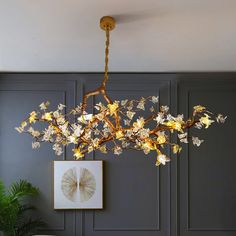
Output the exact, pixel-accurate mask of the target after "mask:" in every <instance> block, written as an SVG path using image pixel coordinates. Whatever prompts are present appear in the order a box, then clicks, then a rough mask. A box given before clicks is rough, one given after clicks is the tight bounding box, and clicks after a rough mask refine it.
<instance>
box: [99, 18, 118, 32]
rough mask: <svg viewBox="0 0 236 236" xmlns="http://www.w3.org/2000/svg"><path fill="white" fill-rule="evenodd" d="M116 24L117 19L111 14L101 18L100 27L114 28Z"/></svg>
mask: <svg viewBox="0 0 236 236" xmlns="http://www.w3.org/2000/svg"><path fill="white" fill-rule="evenodd" d="M115 26H116V21H115V19H114V18H113V17H111V16H103V17H102V18H101V20H100V27H101V29H103V30H107V29H108V30H113V29H114V28H115Z"/></svg>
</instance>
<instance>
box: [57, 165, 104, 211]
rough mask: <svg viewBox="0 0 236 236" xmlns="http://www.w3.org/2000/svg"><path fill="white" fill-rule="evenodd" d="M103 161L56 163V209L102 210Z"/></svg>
mask: <svg viewBox="0 0 236 236" xmlns="http://www.w3.org/2000/svg"><path fill="white" fill-rule="evenodd" d="M102 208H103V161H54V209H58V210H60V209H102Z"/></svg>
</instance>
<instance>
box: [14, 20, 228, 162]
mask: <svg viewBox="0 0 236 236" xmlns="http://www.w3.org/2000/svg"><path fill="white" fill-rule="evenodd" d="M100 27H101V28H102V29H103V30H104V31H105V32H106V49H105V73H104V79H103V81H102V83H101V85H100V86H99V87H98V88H97V89H96V90H94V91H91V92H88V93H86V94H85V95H84V97H83V101H82V103H81V104H80V105H78V106H76V107H75V108H73V109H72V110H71V111H69V113H67V114H65V113H64V108H65V105H63V104H59V105H58V107H57V109H56V110H54V111H50V110H49V109H48V108H49V104H50V103H49V102H48V101H47V102H43V103H41V104H40V105H39V109H38V110H37V111H36V110H35V111H32V112H31V113H30V115H29V116H28V117H27V119H25V120H24V121H23V122H22V123H21V125H20V126H19V127H16V130H17V131H18V132H20V133H28V134H30V135H31V136H32V137H33V139H34V141H33V142H32V148H39V147H40V143H42V142H49V143H52V145H53V146H52V148H53V150H54V151H55V154H56V155H61V154H62V153H63V147H65V146H68V145H70V144H72V145H73V146H74V147H73V149H72V150H73V152H74V157H75V159H80V158H83V157H84V156H85V154H86V153H90V152H92V151H95V150H99V151H100V152H102V153H108V151H112V152H113V153H114V154H115V155H120V154H121V153H122V152H123V150H124V149H134V150H139V151H143V152H144V153H145V154H149V153H150V152H155V153H156V165H157V166H159V165H160V164H163V165H165V164H166V162H169V161H170V158H169V157H167V156H166V155H165V154H164V153H165V149H166V147H170V148H171V150H172V152H173V153H174V154H176V153H179V152H180V151H181V149H182V147H181V145H180V144H181V143H188V142H192V143H193V145H195V146H200V145H201V143H202V142H203V140H200V139H199V138H198V137H190V136H189V135H188V132H187V130H188V129H189V128H191V127H194V128H197V129H202V128H206V129H207V128H208V127H209V126H210V125H211V124H212V123H213V122H215V121H216V122H218V123H224V122H225V119H226V118H227V117H224V116H223V115H222V114H219V115H217V116H216V117H215V116H214V114H213V113H211V112H210V111H208V110H207V109H206V108H205V107H204V106H201V105H196V106H194V107H193V112H192V116H191V117H189V118H188V119H187V120H184V116H183V115H177V116H173V115H171V114H170V113H169V107H168V106H163V105H162V106H161V105H160V104H159V101H158V97H156V96H149V97H146V98H143V97H142V98H141V99H139V100H128V99H124V100H121V101H113V100H112V99H111V98H110V97H109V96H108V94H107V91H106V83H107V80H108V55H109V45H110V31H111V30H113V29H114V28H115V20H114V19H113V18H112V17H109V16H105V17H103V18H102V19H101V20H100ZM99 94H101V95H102V96H103V97H104V99H105V101H106V104H104V103H101V102H99V103H98V104H96V105H95V106H94V110H95V112H94V113H93V114H89V113H87V112H86V108H87V100H88V99H89V97H91V96H96V95H99ZM147 110H148V111H149V112H150V115H148V116H146V117H145V116H144V115H143V114H144V111H147ZM212 117H214V118H212ZM36 123H44V124H46V128H45V129H44V130H37V129H35V126H34V125H35V124H36ZM173 132H175V133H177V137H178V143H175V142H171V138H170V135H171V133H173Z"/></svg>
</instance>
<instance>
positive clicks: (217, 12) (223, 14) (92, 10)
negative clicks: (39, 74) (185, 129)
mask: <svg viewBox="0 0 236 236" xmlns="http://www.w3.org/2000/svg"><path fill="white" fill-rule="evenodd" d="M103 15H112V16H115V17H116V19H117V21H118V22H117V27H116V29H115V30H114V31H112V35H111V40H112V41H111V54H110V70H111V71H143V72H145V71H150V72H151V71H152V72H157V71H236V1H235V0H116V1H115V0H83V1H82V0H20V1H19V0H0V26H1V27H0V30H1V31H0V32H1V34H0V70H1V71H78V72H83V71H86V72H90V71H91V72H92V71H103V67H104V66H103V62H104V40H105V35H104V32H103V31H101V30H100V28H99V26H98V23H99V19H100V17H102V16H103Z"/></svg>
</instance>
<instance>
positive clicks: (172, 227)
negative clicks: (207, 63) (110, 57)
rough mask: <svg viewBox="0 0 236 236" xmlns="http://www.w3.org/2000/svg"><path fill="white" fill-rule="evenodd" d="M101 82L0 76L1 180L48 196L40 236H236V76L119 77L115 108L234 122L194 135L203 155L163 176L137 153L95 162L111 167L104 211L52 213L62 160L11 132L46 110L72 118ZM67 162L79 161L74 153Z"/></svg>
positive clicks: (186, 153) (81, 77)
mask: <svg viewBox="0 0 236 236" xmlns="http://www.w3.org/2000/svg"><path fill="white" fill-rule="evenodd" d="M101 79H102V74H76V73H74V74H72V73H64V74H44V73H42V74H22V73H15V74H14V73H3V74H0V108H1V113H0V178H3V180H4V181H5V182H6V184H9V183H11V182H12V181H15V180H17V179H28V180H29V181H30V182H32V183H33V184H35V185H36V186H38V187H39V188H40V189H41V196H40V197H38V199H37V201H36V204H37V205H38V208H39V214H40V215H41V216H42V217H43V218H44V220H45V221H47V222H49V225H50V229H49V230H48V231H47V232H42V234H45V233H48V234H55V235H58V236H74V235H78V236H108V235H109V236H119V235H124V236H154V235H155V236H170V235H171V236H196V235H200V236H212V235H214V236H224V235H226V236H228V235H236V183H235V180H236V171H234V169H235V167H234V164H236V156H235V143H234V136H235V135H234V133H235V132H236V125H235V123H234V122H235V121H236V105H235V102H236V73H192V74H190V73H185V74H172V73H167V74H121V73H119V74H112V75H111V76H110V81H109V83H108V90H109V93H110V94H111V97H113V98H114V99H122V98H139V97H141V96H148V95H159V96H160V103H161V104H162V105H165V104H166V105H169V106H170V107H171V111H172V113H174V114H175V113H177V112H178V113H184V114H185V115H188V113H189V112H191V110H190V109H191V107H192V106H194V105H197V104H203V105H206V106H207V107H209V109H211V110H212V111H216V112H217V111H219V112H222V113H225V114H227V115H228V116H229V118H228V120H227V123H226V124H225V125H224V126H217V125H215V124H214V125H213V126H214V128H213V127H211V129H209V130H207V131H201V132H197V131H194V132H195V133H197V134H198V133H199V136H201V137H203V139H205V140H206V141H205V142H204V143H203V144H202V146H201V147H200V148H198V149H196V148H193V147H192V146H191V145H186V146H185V147H184V149H183V152H182V154H181V155H180V156H179V157H178V158H176V157H175V156H173V157H172V158H173V160H172V162H171V163H170V164H168V165H167V166H165V167H160V168H157V167H155V165H154V163H155V156H152V155H151V156H149V157H148V158H147V156H145V155H144V154H142V153H138V152H133V151H132V152H131V151H129V152H128V151H127V152H125V153H124V154H123V155H121V156H119V157H114V156H113V155H112V154H109V155H105V156H104V155H101V154H97V153H95V154H91V155H89V156H88V157H87V158H88V159H99V160H100V159H102V160H105V168H104V172H105V173H104V189H105V190H104V200H105V208H104V210H96V211H93V210H90V211H81V210H78V211H74V210H72V211H54V210H53V202H52V201H53V195H52V194H53V182H52V161H53V160H56V159H57V160H58V158H57V157H55V156H54V154H53V151H52V149H51V147H50V145H46V144H45V145H43V146H42V148H40V149H39V150H32V149H31V139H30V137H28V136H22V135H19V134H18V133H17V132H16V131H15V130H14V127H15V126H17V125H18V124H19V122H20V121H21V120H22V119H24V118H25V115H26V114H27V113H29V112H30V111H31V110H33V109H35V108H36V106H37V105H38V104H39V103H41V102H42V101H45V100H50V101H51V103H52V106H56V105H57V104H58V103H59V102H61V103H65V104H66V105H67V108H68V109H70V108H71V107H73V106H74V105H75V104H78V103H79V102H80V101H81V98H82V96H83V93H84V92H85V91H87V90H90V89H94V88H95V87H96V86H97V85H98V83H100V81H101ZM96 99H99V98H96ZM91 102H92V103H95V102H97V100H95V99H93V100H92V101H91ZM167 151H169V150H167ZM62 159H64V160H70V159H72V153H71V152H70V150H69V149H68V150H67V151H66V153H65V155H64V156H63V157H62V158H60V159H59V160H62Z"/></svg>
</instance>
